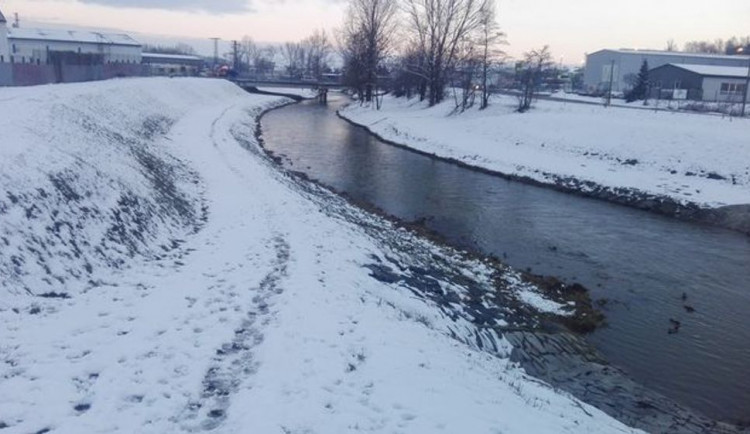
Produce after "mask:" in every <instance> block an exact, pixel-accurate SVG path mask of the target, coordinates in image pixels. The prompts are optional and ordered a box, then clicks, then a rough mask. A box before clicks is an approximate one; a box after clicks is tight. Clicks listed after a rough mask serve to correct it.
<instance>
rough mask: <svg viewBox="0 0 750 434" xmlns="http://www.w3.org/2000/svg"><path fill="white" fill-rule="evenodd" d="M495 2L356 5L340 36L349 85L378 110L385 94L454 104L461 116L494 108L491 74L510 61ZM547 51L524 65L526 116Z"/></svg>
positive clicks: (397, 0) (411, 0) (416, 0)
mask: <svg viewBox="0 0 750 434" xmlns="http://www.w3.org/2000/svg"><path fill="white" fill-rule="evenodd" d="M496 13H497V12H496V5H495V1H494V0H349V4H348V9H347V13H346V19H345V23H344V26H343V29H342V31H341V35H340V41H339V42H340V46H341V47H342V50H341V51H342V57H343V60H344V71H345V73H344V80H345V84H346V85H347V86H349V87H350V88H352V89H354V90H355V92H356V93H357V95H358V96H359V97H360V99H361V100H362V101H366V102H370V101H374V102H375V103H376V105H378V106H379V101H378V95H379V94H380V93H379V91H378V90H379V89H383V88H384V87H386V86H387V87H388V88H389V90H391V91H393V93H394V94H396V95H397V96H400V95H406V96H412V95H416V96H418V97H419V98H420V100H424V101H427V103H428V104H429V105H431V106H432V105H435V104H438V103H440V102H442V101H444V100H445V99H446V98H449V97H450V96H451V93H449V92H447V91H446V89H448V88H450V89H451V90H452V96H453V98H454V100H455V103H456V108H457V109H458V110H465V109H466V108H467V107H470V106H472V105H473V104H475V102H477V101H478V103H479V107H480V108H485V107H487V105H488V104H489V95H490V93H489V90H490V75H491V71H492V69H493V68H494V67H495V66H496V65H497V64H498V63H500V62H502V61H503V60H504V59H505V57H506V56H505V53H504V52H503V50H502V46H503V45H504V44H505V34H504V33H503V32H501V31H500V29H499V26H498V24H497V20H496ZM550 59H551V55H550V53H549V49H548V48H547V47H545V48H543V49H540V50H533V51H531V52H529V53H526V55H525V56H524V58H523V59H522V60H521V61H520V62H519V63H518V64H517V79H518V80H519V81H520V83H521V85H522V86H523V87H524V97H523V98H519V111H524V110H527V109H528V108H529V106H530V103H531V101H530V99H531V95H533V93H534V88H536V87H537V86H538V85H539V84H540V82H541V80H542V77H543V73H544V72H545V71H547V70H548V69H549V65H550V64H551V62H550ZM386 80H387V82H385V81H386Z"/></svg>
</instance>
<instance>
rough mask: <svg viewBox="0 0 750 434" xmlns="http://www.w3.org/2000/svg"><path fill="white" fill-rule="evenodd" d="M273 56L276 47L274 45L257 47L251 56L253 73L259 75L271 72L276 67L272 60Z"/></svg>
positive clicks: (274, 55)
mask: <svg viewBox="0 0 750 434" xmlns="http://www.w3.org/2000/svg"><path fill="white" fill-rule="evenodd" d="M275 57H276V48H275V47H274V46H272V45H269V46H267V47H263V48H258V49H257V50H256V51H255V53H254V56H253V58H252V61H253V67H254V68H255V73H256V74H259V75H267V74H273V71H274V69H275V68H276V62H274V58H275Z"/></svg>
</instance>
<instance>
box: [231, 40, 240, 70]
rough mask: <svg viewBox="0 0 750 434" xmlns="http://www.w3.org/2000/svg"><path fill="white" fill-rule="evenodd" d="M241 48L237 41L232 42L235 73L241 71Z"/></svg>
mask: <svg viewBox="0 0 750 434" xmlns="http://www.w3.org/2000/svg"><path fill="white" fill-rule="evenodd" d="M239 54H240V48H239V43H238V42H237V40H234V41H232V69H234V71H235V72H239V70H240V56H239Z"/></svg>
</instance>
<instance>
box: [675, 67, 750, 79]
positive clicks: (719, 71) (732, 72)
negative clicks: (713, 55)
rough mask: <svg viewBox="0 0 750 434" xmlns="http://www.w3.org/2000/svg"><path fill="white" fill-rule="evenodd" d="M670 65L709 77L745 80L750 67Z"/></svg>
mask: <svg viewBox="0 0 750 434" xmlns="http://www.w3.org/2000/svg"><path fill="white" fill-rule="evenodd" d="M669 65H671V66H674V67H676V68H680V69H684V70H686V71H690V72H694V73H696V74H699V75H705V76H708V77H734V78H745V77H747V76H748V67H742V66H715V65H687V64H680V63H670V64H669Z"/></svg>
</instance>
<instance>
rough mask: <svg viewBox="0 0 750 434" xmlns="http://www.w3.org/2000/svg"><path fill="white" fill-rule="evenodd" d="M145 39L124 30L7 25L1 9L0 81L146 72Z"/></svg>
mask: <svg viewBox="0 0 750 434" xmlns="http://www.w3.org/2000/svg"><path fill="white" fill-rule="evenodd" d="M143 73H144V71H143V66H142V65H141V44H140V43H138V42H137V41H136V40H134V39H133V38H131V37H130V36H128V35H125V34H115V33H100V32H90V31H79V30H59V29H33V28H20V27H17V26H13V27H10V28H9V27H8V23H7V20H6V19H5V16H4V15H3V14H2V12H0V86H26V85H36V84H46V83H70V82H80V81H92V80H103V79H107V78H113V77H126V76H136V75H143Z"/></svg>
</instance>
